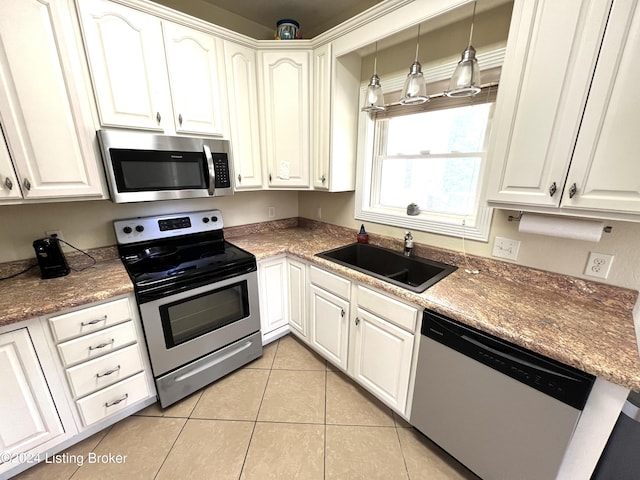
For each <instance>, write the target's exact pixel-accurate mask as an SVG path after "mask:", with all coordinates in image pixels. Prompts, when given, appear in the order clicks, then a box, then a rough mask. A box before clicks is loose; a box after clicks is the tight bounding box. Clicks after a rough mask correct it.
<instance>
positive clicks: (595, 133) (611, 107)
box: [487, 0, 640, 219]
mask: <svg viewBox="0 0 640 480" xmlns="http://www.w3.org/2000/svg"><path fill="white" fill-rule="evenodd" d="M612 3H613V7H611V6H612ZM610 10H611V15H610V16H609V12H610ZM639 41H640V12H639V9H638V8H637V1H636V0H614V1H613V2H612V1H611V0H610V1H598V0H574V1H570V2H553V1H550V0H545V1H541V2H524V1H522V2H518V1H517V2H516V4H515V6H514V13H513V20H512V25H511V29H510V36H509V41H508V47H507V54H506V58H505V63H504V68H503V72H502V76H501V84H500V93H499V95H498V96H499V101H498V108H497V111H496V116H495V118H496V122H495V124H494V126H493V129H492V134H491V135H492V138H491V143H490V148H489V159H490V161H491V162H492V167H491V171H490V172H489V173H490V174H489V177H488V180H487V200H488V202H489V204H490V205H492V206H497V207H503V208H514V209H521V210H531V211H540V212H545V211H546V212H556V213H564V214H573V215H581V216H593V217H602V218H619V219H634V218H635V219H637V214H638V213H640V180H639V179H640V166H639V164H638V162H637V160H636V158H635V157H636V152H635V149H634V148H633V145H634V141H633V140H634V136H635V135H637V133H636V132H637V131H638V127H640V100H639V99H640V97H638V96H637V95H630V94H629V92H630V91H633V85H634V84H632V83H631V82H635V78H636V76H637V75H638V74H640V67H639V66H638V65H637V64H636V62H634V61H633V60H632V58H633V46H635V45H637V44H638V42H639ZM634 214H635V215H636V216H635V217H634Z"/></svg>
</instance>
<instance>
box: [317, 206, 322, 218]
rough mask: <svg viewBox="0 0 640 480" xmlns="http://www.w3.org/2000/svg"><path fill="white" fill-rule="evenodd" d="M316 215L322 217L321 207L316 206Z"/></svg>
mask: <svg viewBox="0 0 640 480" xmlns="http://www.w3.org/2000/svg"><path fill="white" fill-rule="evenodd" d="M316 215H317V217H318V218H319V219H320V218H322V207H318V212H317V214H316Z"/></svg>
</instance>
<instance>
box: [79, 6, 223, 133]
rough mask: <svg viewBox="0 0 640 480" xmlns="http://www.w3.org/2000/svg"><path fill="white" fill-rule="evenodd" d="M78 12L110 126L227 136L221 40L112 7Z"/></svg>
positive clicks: (102, 115)
mask: <svg viewBox="0 0 640 480" xmlns="http://www.w3.org/2000/svg"><path fill="white" fill-rule="evenodd" d="M78 6H79V10H80V16H81V21H82V25H83V30H84V36H85V43H86V49H87V56H88V58H89V64H90V66H91V74H92V79H93V84H94V89H95V92H96V99H97V102H98V110H99V114H100V121H101V123H102V125H103V126H107V127H128V128H139V129H144V130H151V131H157V132H164V133H167V134H173V133H176V132H177V133H202V134H210V135H222V134H223V133H224V118H225V114H224V111H223V110H222V108H221V102H220V96H221V89H222V87H221V85H220V83H219V72H218V69H219V65H218V60H219V59H222V56H223V53H222V48H221V45H220V46H218V42H217V41H216V39H215V38H214V37H212V36H210V35H208V34H206V33H203V32H200V31H197V30H194V29H190V28H186V27H183V26H180V25H176V24H173V23H171V22H165V21H162V20H160V19H159V18H157V17H154V16H152V15H149V14H146V13H143V12H139V11H137V10H134V9H132V8H128V7H124V6H122V5H118V4H115V3H111V2H109V1H106V0H83V1H81V2H78ZM163 34H164V35H163ZM165 50H166V53H165ZM172 100H173V101H172Z"/></svg>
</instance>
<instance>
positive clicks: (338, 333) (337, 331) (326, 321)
mask: <svg viewBox="0 0 640 480" xmlns="http://www.w3.org/2000/svg"><path fill="white" fill-rule="evenodd" d="M310 311H311V334H310V337H311V338H310V341H311V344H312V345H313V346H314V347H315V348H317V349H318V350H319V351H320V352H321V354H322V355H323V356H324V357H325V358H326V359H327V360H329V361H330V362H331V363H333V364H334V365H335V366H337V367H340V368H342V369H343V370H346V369H347V350H348V347H349V341H348V336H349V323H348V322H349V302H347V301H346V300H343V299H341V298H339V297H336V296H335V295H333V294H331V293H329V292H327V291H325V290H323V289H321V288H318V287H317V286H315V285H311V291H310Z"/></svg>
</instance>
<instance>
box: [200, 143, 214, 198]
mask: <svg viewBox="0 0 640 480" xmlns="http://www.w3.org/2000/svg"><path fill="white" fill-rule="evenodd" d="M202 149H203V150H204V156H205V158H206V159H207V167H208V168H209V195H211V196H212V197H213V195H214V194H215V193H216V171H215V169H214V168H213V156H212V155H211V149H210V148H209V145H203V147H202Z"/></svg>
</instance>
